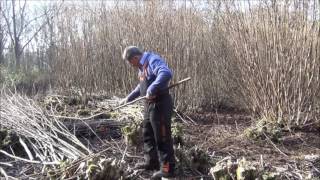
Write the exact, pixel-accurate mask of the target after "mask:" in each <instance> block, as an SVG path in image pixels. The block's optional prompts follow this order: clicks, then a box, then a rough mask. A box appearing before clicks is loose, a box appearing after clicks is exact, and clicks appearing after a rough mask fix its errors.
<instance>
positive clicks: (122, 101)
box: [119, 98, 128, 106]
mask: <svg viewBox="0 0 320 180" xmlns="http://www.w3.org/2000/svg"><path fill="white" fill-rule="evenodd" d="M127 102H128V98H123V99H122V100H121V101H120V102H119V106H121V105H124V104H126V103H127Z"/></svg>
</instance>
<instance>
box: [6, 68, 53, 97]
mask: <svg viewBox="0 0 320 180" xmlns="http://www.w3.org/2000/svg"><path fill="white" fill-rule="evenodd" d="M48 84H49V77H48V76H47V74H46V72H43V71H40V70H39V69H38V68H33V69H32V70H31V71H27V72H26V71H22V70H19V71H16V70H14V69H11V68H9V67H6V66H0V87H8V88H14V89H16V90H18V91H21V92H26V93H29V94H30V93H32V91H38V90H40V88H42V90H44V89H45V88H46V87H47V86H48Z"/></svg>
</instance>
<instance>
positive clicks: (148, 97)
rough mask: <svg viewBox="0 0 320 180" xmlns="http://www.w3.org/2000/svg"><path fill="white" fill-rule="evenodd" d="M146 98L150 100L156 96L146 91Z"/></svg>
mask: <svg viewBox="0 0 320 180" xmlns="http://www.w3.org/2000/svg"><path fill="white" fill-rule="evenodd" d="M146 98H147V99H148V100H152V99H154V98H156V96H155V95H150V93H148V92H147V95H146Z"/></svg>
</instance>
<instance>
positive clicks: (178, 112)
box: [173, 109, 189, 124]
mask: <svg viewBox="0 0 320 180" xmlns="http://www.w3.org/2000/svg"><path fill="white" fill-rule="evenodd" d="M173 111H174V112H175V113H176V114H177V115H178V116H179V118H180V119H181V120H182V121H183V122H184V123H186V124H189V123H188V121H186V120H185V119H184V118H183V117H182V116H181V115H180V114H179V112H178V111H177V110H176V109H174V110H173Z"/></svg>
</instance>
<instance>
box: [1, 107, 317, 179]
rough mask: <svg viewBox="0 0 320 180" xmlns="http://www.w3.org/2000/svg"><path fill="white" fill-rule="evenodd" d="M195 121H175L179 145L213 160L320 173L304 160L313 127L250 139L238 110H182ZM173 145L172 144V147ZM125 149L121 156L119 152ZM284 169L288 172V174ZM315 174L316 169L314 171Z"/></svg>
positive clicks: (295, 173)
mask: <svg viewBox="0 0 320 180" xmlns="http://www.w3.org/2000/svg"><path fill="white" fill-rule="evenodd" d="M185 114H187V115H188V116H189V117H191V119H193V120H194V121H195V122H196V123H197V124H196V125H192V124H187V123H184V122H183V121H180V123H181V125H182V129H183V145H182V147H184V148H185V149H192V148H195V147H197V148H198V149H201V150H202V151H203V152H206V154H207V155H208V156H209V157H210V158H213V159H216V161H219V160H221V159H223V158H225V157H230V158H231V159H233V160H240V159H242V158H243V157H244V158H246V160H248V161H250V162H251V161H252V162H259V164H261V165H262V166H266V167H270V169H277V171H280V172H282V173H283V174H282V176H281V178H280V179H301V177H300V176H301V174H304V172H306V171H310V170H311V169H315V173H316V175H315V177H320V172H317V170H319V169H320V167H319V166H320V165H319V164H320V163H319V162H318V164H317V166H316V167H314V165H312V164H311V165H310V162H309V161H308V160H306V158H305V157H306V156H310V155H320V130H319V128H318V129H317V128H313V127H312V126H311V127H306V128H304V129H295V130H292V131H287V132H283V133H282V136H281V137H280V138H279V141H278V142H276V143H275V142H272V141H271V140H270V139H268V138H266V139H260V140H252V139H250V138H248V137H247V136H245V133H244V132H245V129H247V128H248V127H250V126H251V121H252V120H251V117H250V116H249V115H247V114H246V113H243V112H232V111H220V112H219V111H217V112H193V113H185ZM100 138H101V140H102V141H101V140H100V139H98V138H97V137H90V138H83V139H82V140H83V142H84V143H86V144H87V145H89V146H91V148H92V149H94V151H95V152H99V151H102V150H105V153H104V155H105V156H115V157H117V158H119V159H122V160H123V161H124V162H125V163H126V165H125V168H126V169H132V167H133V166H134V165H135V164H136V163H137V162H141V161H142V160H143V158H142V157H143V153H142V144H141V142H140V144H138V145H137V146H127V145H126V143H125V142H124V139H123V138H122V137H121V136H120V137H115V138H112V139H111V138H110V137H107V135H106V136H100ZM175 147H176V148H177V146H175ZM124 154H125V155H124ZM0 158H1V160H0V161H1V162H10V163H11V164H13V165H14V166H15V168H14V169H12V168H6V167H5V170H6V171H7V173H8V175H11V176H14V177H20V178H21V179H28V178H31V177H35V178H36V177H39V176H37V175H36V174H34V172H39V170H36V168H37V166H31V165H27V164H25V163H21V162H20V161H15V160H12V159H10V158H8V157H4V156H3V155H1V157H0ZM209 169H210V168H207V169H204V170H203V171H202V172H199V171H193V170H187V169H184V170H183V171H177V178H176V179H201V178H202V179H213V178H212V177H211V176H210V175H209V174H208V173H209ZM288 172H290V173H288ZM152 173H153V172H148V171H146V172H135V175H133V176H132V179H148V177H150V176H151V174H152ZM317 173H318V174H317Z"/></svg>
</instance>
